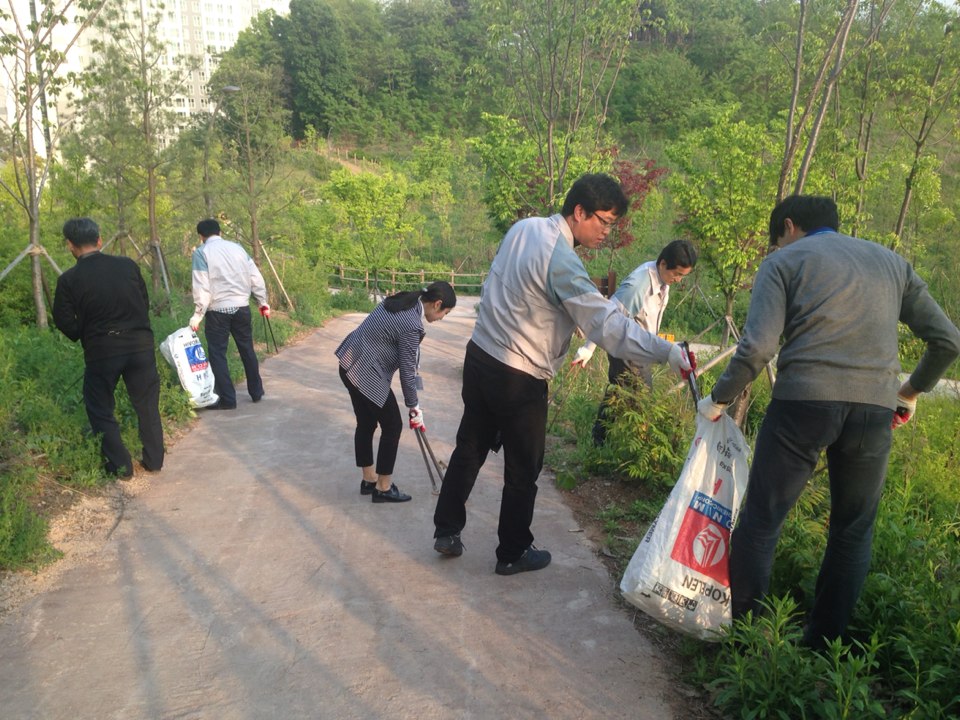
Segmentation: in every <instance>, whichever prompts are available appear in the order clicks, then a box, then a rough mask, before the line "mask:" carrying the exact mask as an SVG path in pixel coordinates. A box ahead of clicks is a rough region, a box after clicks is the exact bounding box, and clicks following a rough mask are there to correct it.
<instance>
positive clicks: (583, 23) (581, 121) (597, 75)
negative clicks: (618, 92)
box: [480, 0, 639, 211]
mask: <svg viewBox="0 0 960 720" xmlns="http://www.w3.org/2000/svg"><path fill="white" fill-rule="evenodd" d="M480 6H481V8H482V11H483V13H484V15H485V17H486V18H487V19H488V22H490V23H491V25H490V28H489V38H490V48H491V53H492V54H493V55H494V56H495V57H496V58H497V59H498V60H499V61H500V62H501V64H502V67H503V68H504V70H505V72H506V77H505V81H506V83H507V85H508V87H510V88H511V89H512V90H513V93H514V106H513V108H512V110H513V111H514V112H515V114H516V117H517V118H518V120H519V123H520V125H521V127H522V128H523V129H524V131H525V132H526V133H528V134H529V136H530V137H531V139H532V142H533V144H534V146H535V148H536V158H535V160H536V163H537V173H538V175H539V176H540V177H541V178H542V179H543V180H542V182H534V183H531V182H522V181H521V182H522V185H521V188H522V187H523V185H527V186H528V187H529V188H533V187H536V188H538V189H539V188H542V191H541V192H538V193H537V196H535V197H532V198H530V203H531V204H532V205H534V206H537V207H540V208H543V209H545V210H547V211H552V210H554V209H555V202H556V199H557V198H558V196H559V195H560V193H561V191H562V190H563V188H565V187H566V185H567V174H568V172H569V171H570V163H571V160H572V158H573V157H574V155H575V154H582V153H583V152H584V151H585V150H586V151H587V154H589V151H590V150H591V149H592V150H593V151H594V152H595V151H596V148H597V147H598V145H599V142H600V132H601V128H602V127H603V125H604V122H605V121H606V117H607V108H608V105H609V102H610V94H611V92H612V90H613V87H614V84H615V82H616V79H617V75H618V73H619V71H620V68H621V65H622V64H623V61H624V57H625V55H626V52H627V48H628V43H629V38H630V34H631V32H632V31H634V30H635V29H636V27H637V25H638V24H639V20H638V14H637V13H638V4H637V3H635V2H631V1H630V0H609V1H608V2H605V3H602V4H598V3H596V2H593V1H592V0H528V1H527V2H522V3H516V2H513V0H483V1H482V2H481V4H480ZM494 169H496V168H494ZM523 180H526V178H524V179H523ZM521 192H524V193H525V192H526V189H523V190H521Z"/></svg>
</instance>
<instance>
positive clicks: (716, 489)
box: [713, 478, 723, 495]
mask: <svg viewBox="0 0 960 720" xmlns="http://www.w3.org/2000/svg"><path fill="white" fill-rule="evenodd" d="M721 485H723V478H717V481H716V482H715V483H714V484H713V494H714V495H716V494H717V493H718V492H720V486H721Z"/></svg>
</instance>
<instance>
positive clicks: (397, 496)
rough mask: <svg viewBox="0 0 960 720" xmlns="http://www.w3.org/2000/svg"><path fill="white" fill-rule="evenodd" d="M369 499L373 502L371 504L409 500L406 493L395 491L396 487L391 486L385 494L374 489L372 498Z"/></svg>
mask: <svg viewBox="0 0 960 720" xmlns="http://www.w3.org/2000/svg"><path fill="white" fill-rule="evenodd" d="M370 499H371V500H373V502H375V503H399V502H406V501H407V500H410V499H411V498H410V496H409V495H407V494H406V493H402V492H400V490H398V489H397V486H396V485H391V486H390V489H389V490H387V491H386V492H383V491H381V490H377V488H374V489H373V496H372V497H371V498H370Z"/></svg>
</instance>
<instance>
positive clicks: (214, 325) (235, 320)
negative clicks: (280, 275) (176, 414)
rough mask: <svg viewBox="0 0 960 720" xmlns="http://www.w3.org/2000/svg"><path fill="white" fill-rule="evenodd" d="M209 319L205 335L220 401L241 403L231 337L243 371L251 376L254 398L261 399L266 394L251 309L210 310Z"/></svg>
mask: <svg viewBox="0 0 960 720" xmlns="http://www.w3.org/2000/svg"><path fill="white" fill-rule="evenodd" d="M205 320H206V323H205V324H204V329H203V334H204V337H206V339H207V356H208V358H209V360H210V369H211V370H212V371H213V390H214V392H216V393H217V395H218V396H219V397H220V403H221V404H222V405H226V406H228V407H234V406H236V404H237V391H236V390H235V389H234V387H233V380H231V379H230V368H229V367H228V365H227V343H229V342H230V337H231V336H233V341H234V342H235V343H236V344H237V352H239V353H240V362H242V363H243V372H244V374H245V375H246V376H247V392H248V393H250V397H251V398H252V399H253V400H259V399H260V398H261V397H263V381H262V380H261V379H260V361H259V360H257V353H256V351H255V350H254V349H253V322H252V320H251V313H250V308H249V307H244V308H240V309H239V310H237V311H236V312H235V313H222V312H217V311H216V310H208V311H207V314H206V317H205Z"/></svg>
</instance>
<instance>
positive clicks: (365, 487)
mask: <svg viewBox="0 0 960 720" xmlns="http://www.w3.org/2000/svg"><path fill="white" fill-rule="evenodd" d="M376 489H377V481H376V480H361V481H360V494H361V495H373V491H374V490H376Z"/></svg>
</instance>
